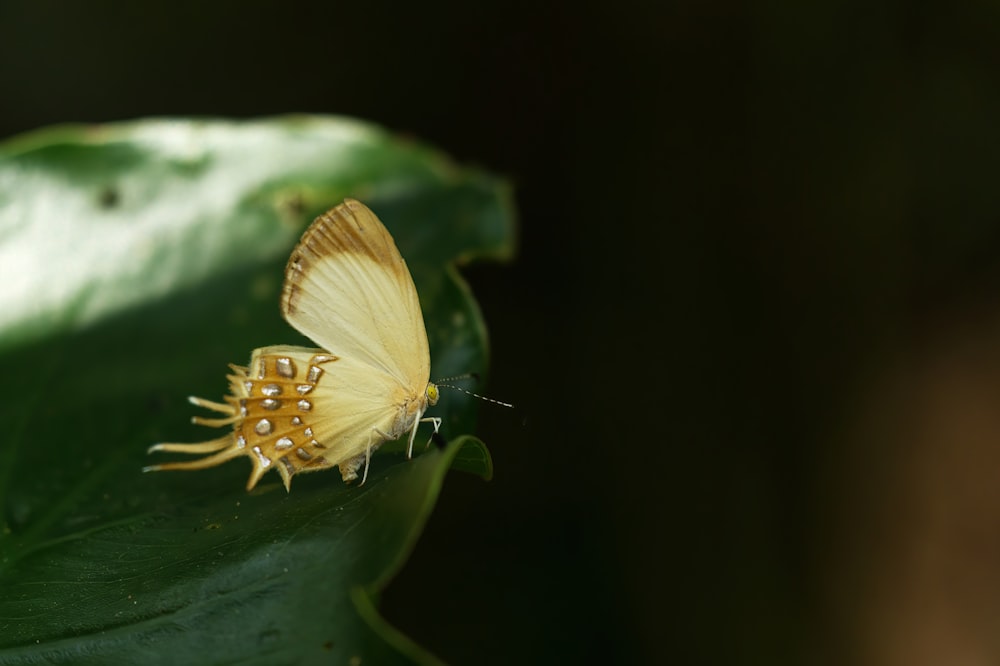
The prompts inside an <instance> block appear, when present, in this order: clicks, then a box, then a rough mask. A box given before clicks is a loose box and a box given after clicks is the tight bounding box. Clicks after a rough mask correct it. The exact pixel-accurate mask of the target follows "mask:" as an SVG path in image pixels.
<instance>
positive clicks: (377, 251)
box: [146, 199, 440, 490]
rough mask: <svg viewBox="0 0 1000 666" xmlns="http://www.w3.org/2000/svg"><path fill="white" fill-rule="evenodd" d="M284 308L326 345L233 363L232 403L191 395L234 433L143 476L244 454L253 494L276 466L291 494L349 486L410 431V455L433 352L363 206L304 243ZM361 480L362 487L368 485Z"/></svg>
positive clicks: (396, 266)
mask: <svg viewBox="0 0 1000 666" xmlns="http://www.w3.org/2000/svg"><path fill="white" fill-rule="evenodd" d="M281 310H282V313H283V314H284V316H285V318H286V319H287V320H288V321H289V323H291V324H292V325H293V326H294V327H295V328H296V329H298V330H299V331H300V332H302V333H303V334H305V335H306V336H308V337H309V338H311V339H312V340H313V341H314V342H317V343H319V344H320V345H322V348H306V347H293V346H286V345H278V346H271V347H263V348H261V349H257V350H255V351H254V352H253V353H252V355H251V358H250V363H249V365H248V366H246V367H240V366H235V365H231V366H230V367H231V368H232V370H233V373H232V374H230V375H229V383H230V395H228V396H226V398H225V403H216V402H211V401H208V400H204V399H202V398H191V402H192V403H194V404H195V405H198V406H201V407H205V408H208V409H212V410H214V411H217V412H219V413H221V414H223V415H224V417H223V418H217V419H206V418H201V417H195V419H194V422H195V423H198V424H202V425H209V426H226V425H230V424H231V425H232V426H233V430H232V432H231V433H229V434H228V435H226V436H223V437H220V438H218V439H215V440H211V441H209V442H202V443H198V444H174V443H163V444H156V445H154V446H153V447H151V449H150V451H151V452H152V451H175V452H182V453H202V454H204V453H208V454H211V455H208V456H207V457H204V458H201V459H198V460H192V461H185V462H173V463H163V464H159V465H153V466H151V467H148V468H146V469H147V470H150V471H154V470H170V469H187V470H193V469H202V468H205V467H211V466H214V465H217V464H220V463H222V462H225V461H227V460H230V459H232V458H236V457H241V456H246V457H248V458H250V460H251V462H252V463H253V471H252V473H251V475H250V479H249V481H248V482H247V489H248V490H249V489H252V488H253V487H254V486H255V485H256V484H257V482H258V481H259V480H260V478H261V477H262V476H263V475H264V473H266V472H267V471H269V470H270V469H272V468H274V469H277V470H278V473H279V474H280V475H281V477H282V481H283V482H284V484H285V487H286V489H290V487H291V479H292V477H293V476H294V475H295V474H298V473H303V472H311V471H317V470H322V469H327V468H330V467H334V466H336V467H339V469H340V473H341V476H342V478H343V480H344V481H345V482H350V481H353V480H354V479H356V478H357V476H358V470H359V469H360V467H361V466H362V465H365V475H366V476H367V471H368V468H367V462H368V461H369V460H370V458H371V454H372V452H373V451H375V450H376V449H378V447H379V446H380V445H381V444H382V443H384V442H386V441H390V440H395V439H398V438H400V437H401V436H403V435H404V434H406V433H407V432H409V434H410V441H409V449H408V454H409V452H410V451H412V446H413V439H414V436H415V434H416V429H417V426H418V424H419V423H420V422H421V420H429V421H432V422H434V426H435V430H436V428H437V427H438V425H439V423H440V421H439V420H438V419H422V417H423V415H424V413H425V412H426V411H427V408H428V406H430V405H433V404H434V403H436V402H437V395H438V393H437V387H436V386H435V385H434V384H432V383H430V382H429V375H430V355H429V352H428V347H427V334H426V331H425V329H424V323H423V315H422V314H421V310H420V303H419V299H418V297H417V292H416V288H415V287H414V285H413V280H412V278H411V277H410V274H409V271H408V270H407V268H406V264H405V262H404V261H403V259H402V257H401V256H400V254H399V250H397V249H396V245H395V243H394V242H393V240H392V237H391V236H390V235H389V232H388V231H387V230H386V229H385V227H384V226H382V223H381V222H380V221H379V220H378V218H377V217H375V215H374V213H372V212H371V211H370V210H369V209H368V208H367V207H365V206H364V205H363V204H361V203H360V202H358V201H354V200H351V199H348V200H346V201H345V202H344V203H343V204H341V205H340V206H337V207H336V208H334V209H332V210H330V211H328V212H327V213H325V214H323V215H321V216H320V217H318V218H317V219H316V220H315V221H314V222H313V224H312V225H311V226H310V227H309V229H308V230H307V231H306V232H305V234H303V236H302V239H301V240H300V241H299V244H298V246H297V247H296V249H295V251H293V253H292V256H291V258H290V259H289V262H288V266H287V267H286V270H285V284H284V288H283V290H282V297H281ZM362 482H363V481H362Z"/></svg>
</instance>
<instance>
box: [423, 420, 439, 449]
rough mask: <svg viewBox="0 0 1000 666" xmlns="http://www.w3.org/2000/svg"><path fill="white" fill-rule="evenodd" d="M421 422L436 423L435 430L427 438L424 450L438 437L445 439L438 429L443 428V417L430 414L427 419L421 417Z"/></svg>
mask: <svg viewBox="0 0 1000 666" xmlns="http://www.w3.org/2000/svg"><path fill="white" fill-rule="evenodd" d="M420 423H433V424H434V432H432V433H431V436H430V437H428V438H427V443H426V444H424V451H426V450H427V447H428V446H430V445H431V442H433V441H434V439H435V438H436V437H437V438H440V439H442V440H443V438H442V437H441V436H440V435H439V434H438V431H439V430H440V429H441V419H440V418H439V417H437V416H429V417H427V418H426V419H420Z"/></svg>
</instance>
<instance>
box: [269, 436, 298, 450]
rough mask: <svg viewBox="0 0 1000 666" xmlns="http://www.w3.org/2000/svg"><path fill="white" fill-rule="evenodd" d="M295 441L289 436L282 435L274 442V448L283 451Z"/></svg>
mask: <svg viewBox="0 0 1000 666" xmlns="http://www.w3.org/2000/svg"><path fill="white" fill-rule="evenodd" d="M294 444H295V443H294V442H293V441H292V440H291V438H289V437H282V438H281V439H279V440H278V441H277V442H275V443H274V448H276V449H277V450H279V451H284V450H285V449H290V448H292V446H293V445H294Z"/></svg>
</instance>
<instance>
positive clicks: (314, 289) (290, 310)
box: [281, 199, 430, 391]
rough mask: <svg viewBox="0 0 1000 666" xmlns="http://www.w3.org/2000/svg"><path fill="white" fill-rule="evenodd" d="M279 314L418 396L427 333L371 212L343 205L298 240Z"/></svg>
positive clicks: (401, 266) (399, 261)
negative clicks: (408, 388)
mask: <svg viewBox="0 0 1000 666" xmlns="http://www.w3.org/2000/svg"><path fill="white" fill-rule="evenodd" d="M281 310H282V313H283V314H284V315H285V318H286V319H287V320H288V322H289V323H290V324H291V325H292V326H294V327H295V328H296V329H297V330H298V331H299V332H301V333H303V334H304V335H306V336H308V337H309V338H310V339H311V340H312V341H313V342H315V343H316V344H318V345H319V346H321V347H323V348H325V349H328V350H329V351H331V352H332V353H334V354H337V355H338V356H343V357H348V358H352V359H356V360H358V361H361V362H363V363H366V364H368V365H369V366H371V368H372V369H373V370H381V371H382V372H384V373H385V374H388V375H390V376H391V377H393V378H395V379H396V380H397V381H398V382H399V383H400V384H402V385H404V386H407V387H413V388H415V389H416V390H418V391H422V390H423V388H424V386H425V385H426V384H427V380H428V377H429V375H430V356H429V353H428V349H427V333H426V332H425V329H424V322H423V315H422V314H421V311H420V301H419V298H418V297H417V290H416V288H415V287H414V285H413V279H412V278H411V277H410V273H409V271H408V270H407V268H406V262H404V261H403V258H402V256H401V255H400V254H399V250H398V249H396V244H395V242H394V241H393V239H392V236H390V235H389V232H388V231H387V230H386V228H385V227H384V226H383V225H382V223H381V222H380V221H379V219H378V218H377V217H375V214H374V213H372V212H371V211H370V210H369V209H368V208H367V207H365V206H364V205H363V204H362V203H360V202H358V201H355V200H353V199H347V200H346V201H345V202H344V203H343V204H342V205H340V206H337V207H336V208H334V209H333V210H331V211H329V212H327V213H325V214H323V215H321V216H320V217H319V218H317V219H316V221H315V222H314V223H313V224H312V226H311V227H310V228H309V229H308V230H307V231H306V233H305V234H304V235H303V236H302V240H301V241H299V245H298V247H297V248H296V250H295V252H294V253H293V254H292V256H291V258H290V259H289V261H288V266H287V268H286V269H285V287H284V290H283V292H282V297H281Z"/></svg>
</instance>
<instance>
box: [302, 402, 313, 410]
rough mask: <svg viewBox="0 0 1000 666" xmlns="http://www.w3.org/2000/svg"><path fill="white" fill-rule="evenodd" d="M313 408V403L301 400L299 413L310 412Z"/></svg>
mask: <svg viewBox="0 0 1000 666" xmlns="http://www.w3.org/2000/svg"><path fill="white" fill-rule="evenodd" d="M312 408H313V406H312V403H311V402H309V401H308V400H299V411H300V412H308V411H309V410H311V409H312Z"/></svg>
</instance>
